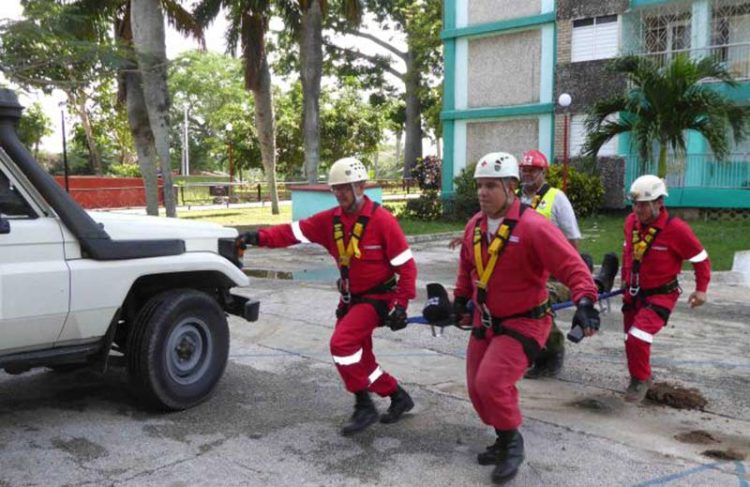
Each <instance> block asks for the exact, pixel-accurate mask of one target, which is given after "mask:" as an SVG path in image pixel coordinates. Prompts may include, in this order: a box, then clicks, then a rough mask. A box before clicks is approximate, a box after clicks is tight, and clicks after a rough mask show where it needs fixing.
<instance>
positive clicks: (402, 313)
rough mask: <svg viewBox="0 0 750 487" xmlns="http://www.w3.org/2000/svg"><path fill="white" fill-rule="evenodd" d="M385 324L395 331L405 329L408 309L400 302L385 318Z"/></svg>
mask: <svg viewBox="0 0 750 487" xmlns="http://www.w3.org/2000/svg"><path fill="white" fill-rule="evenodd" d="M385 326H387V327H388V328H390V329H391V330H393V331H398V330H403V329H404V328H406V310H405V309H404V307H403V306H401V305H400V304H397V305H396V306H394V307H393V311H391V314H389V315H388V318H386V320H385Z"/></svg>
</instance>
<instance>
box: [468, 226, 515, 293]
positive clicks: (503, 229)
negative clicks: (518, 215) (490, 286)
mask: <svg viewBox="0 0 750 487" xmlns="http://www.w3.org/2000/svg"><path fill="white" fill-rule="evenodd" d="M515 224H516V220H507V219H506V220H504V221H503V223H502V224H501V225H500V227H499V228H498V229H497V232H496V233H495V237H494V238H493V239H492V242H490V246H489V248H488V249H487V254H489V259H488V260H487V266H486V267H485V264H484V262H483V260H482V229H481V228H480V225H479V221H477V225H476V226H475V227H474V238H473V243H474V264H475V265H476V268H477V274H479V281H477V287H478V288H479V289H487V282H488V281H489V280H490V277H491V276H492V272H493V271H494V270H495V266H496V265H497V259H498V258H499V257H500V254H501V253H502V251H503V248H505V244H506V243H507V242H508V239H509V238H510V233H511V232H512V231H513V227H514V226H515Z"/></svg>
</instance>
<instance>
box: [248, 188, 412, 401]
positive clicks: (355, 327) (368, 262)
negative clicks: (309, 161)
mask: <svg viewBox="0 0 750 487" xmlns="http://www.w3.org/2000/svg"><path fill="white" fill-rule="evenodd" d="M364 198H365V203H364V205H362V208H361V209H360V211H359V212H358V213H356V214H353V215H350V214H347V213H345V212H344V211H343V210H342V209H341V208H340V207H336V208H332V209H330V210H326V211H322V212H320V213H317V214H315V215H313V216H311V217H309V218H305V219H303V220H300V221H298V222H293V223H291V224H285V225H278V226H275V227H271V228H266V229H261V230H260V232H259V238H260V245H261V246H263V247H288V246H290V245H294V244H298V243H302V242H314V243H317V244H319V245H322V246H323V247H325V248H326V249H327V250H328V252H329V253H330V254H331V255H332V256H333V257H334V259H336V262H337V265H338V256H339V254H338V248H337V246H336V241H335V240H334V236H333V225H334V223H333V221H334V216H338V217H339V218H340V219H341V223H342V224H343V225H344V233H345V238H344V243H345V245H348V243H349V237H350V235H351V230H352V227H353V226H354V223H355V222H356V221H357V219H358V218H359V216H360V215H361V214H363V215H367V216H370V220H369V221H368V223H367V225H366V227H365V230H364V234H363V235H362V240H361V241H360V242H359V248H360V251H361V256H360V258H352V260H351V265H350V267H349V279H350V286H351V293H352V294H354V295H359V294H361V293H363V292H365V291H367V290H369V289H372V288H374V287H375V286H377V285H379V284H382V283H384V282H386V281H387V280H388V279H389V278H391V277H392V276H393V275H394V273H395V274H397V275H398V284H397V285H396V287H395V288H394V289H393V291H392V292H389V293H387V294H378V295H372V296H369V297H370V298H374V299H381V300H385V301H386V302H387V305H388V309H391V308H392V307H393V306H395V305H396V304H399V305H401V306H403V307H404V308H406V307H407V304H408V302H409V300H410V299H413V298H414V297H415V295H416V289H415V285H416V279H417V266H416V264H415V263H414V258H413V257H412V253H411V250H410V249H409V245H408V243H407V242H406V237H405V236H404V233H403V231H402V230H401V227H400V226H399V224H398V221H397V220H396V219H395V218H394V217H393V215H391V213H390V212H388V210H386V209H384V208H382V207H380V208H378V209H377V210H375V212H374V213H373V202H372V201H371V200H370V199H369V198H368V197H367V196H365V197H364ZM364 297H368V296H366V295H365V296H364ZM380 321H381V320H380V316H379V315H378V313H377V312H376V310H375V308H374V307H373V306H372V305H371V304H368V303H360V304H353V305H352V306H351V307H350V308H349V311H348V313H347V314H346V315H345V316H344V317H343V318H341V319H339V320H338V321H337V322H336V328H335V330H334V332H333V335H332V336H331V342H330V348H331V355H332V356H333V361H334V363H335V364H336V367H337V369H338V371H339V374H341V378H342V379H343V380H344V384H345V385H346V389H347V390H348V391H349V392H358V391H361V390H364V389H367V390H369V391H370V392H374V393H376V394H378V395H380V396H388V395H390V394H392V393H394V392H395V391H396V386H397V384H398V383H397V382H396V379H394V378H393V377H392V376H391V375H390V374H387V373H385V372H384V371H383V369H381V368H380V366H379V365H378V363H377V361H376V360H375V355H374V354H373V350H372V333H373V331H374V330H375V328H376V327H378V326H379V325H380Z"/></svg>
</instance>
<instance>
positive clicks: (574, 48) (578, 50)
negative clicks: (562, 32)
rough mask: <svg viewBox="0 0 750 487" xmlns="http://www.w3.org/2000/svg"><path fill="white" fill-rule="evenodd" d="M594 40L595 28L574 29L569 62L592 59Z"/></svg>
mask: <svg viewBox="0 0 750 487" xmlns="http://www.w3.org/2000/svg"><path fill="white" fill-rule="evenodd" d="M595 38H596V26H594V25H588V26H585V27H574V28H573V39H572V42H571V53H570V57H571V62H574V63H576V62H580V61H590V60H592V59H594V39H595Z"/></svg>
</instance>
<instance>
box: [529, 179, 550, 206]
mask: <svg viewBox="0 0 750 487" xmlns="http://www.w3.org/2000/svg"><path fill="white" fill-rule="evenodd" d="M549 188H550V185H549V184H547V183H544V184H543V185H542V187H541V188H539V191H537V192H536V194H535V195H534V199H532V200H531V208H532V209H534V210H536V209H537V208H538V207H539V203H541V202H542V200H543V199H544V197H545V196H546V195H547V191H549Z"/></svg>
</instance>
